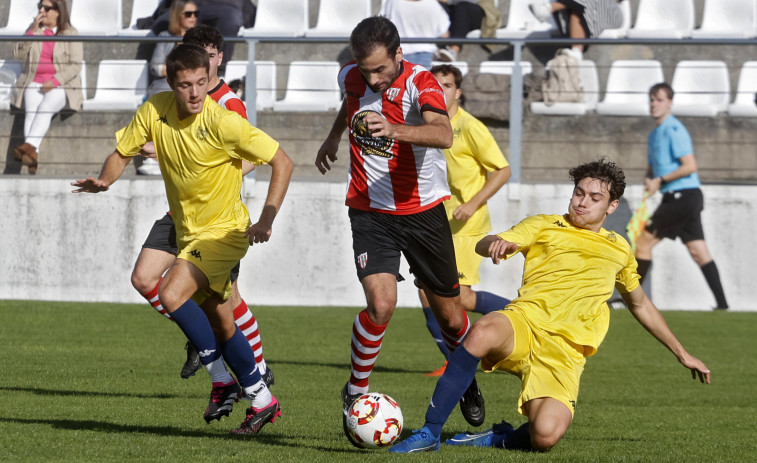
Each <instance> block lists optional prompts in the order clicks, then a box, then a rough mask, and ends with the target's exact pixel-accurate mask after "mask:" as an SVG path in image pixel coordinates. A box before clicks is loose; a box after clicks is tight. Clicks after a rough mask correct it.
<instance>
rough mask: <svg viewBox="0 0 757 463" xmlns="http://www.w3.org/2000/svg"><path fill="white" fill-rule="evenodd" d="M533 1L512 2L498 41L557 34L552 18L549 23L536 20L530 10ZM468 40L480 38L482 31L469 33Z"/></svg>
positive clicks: (498, 34)
mask: <svg viewBox="0 0 757 463" xmlns="http://www.w3.org/2000/svg"><path fill="white" fill-rule="evenodd" d="M529 3H531V0H510V6H509V8H508V13H507V25H506V26H505V27H501V28H499V29H497V32H496V37H497V38H498V39H522V38H525V37H529V38H548V37H550V36H551V34H552V32H557V24H556V23H555V20H554V18H552V17H551V16H550V17H549V19H548V20H547V21H544V22H541V21H539V20H538V19H536V16H534V15H533V14H532V13H531V10H530V9H528V4H529ZM467 37H468V38H480V37H481V30H480V29H476V30H474V31H471V32H468V35H467Z"/></svg>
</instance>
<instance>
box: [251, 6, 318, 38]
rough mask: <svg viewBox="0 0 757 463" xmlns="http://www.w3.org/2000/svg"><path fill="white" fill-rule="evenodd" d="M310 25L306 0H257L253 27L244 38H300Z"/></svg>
mask: <svg viewBox="0 0 757 463" xmlns="http://www.w3.org/2000/svg"><path fill="white" fill-rule="evenodd" d="M309 24H310V7H309V6H308V0H258V12H257V14H256V16H255V26H253V27H250V28H247V29H242V35H244V36H246V37H251V36H252V37H254V36H261V37H302V36H303V35H305V31H306V30H307V29H308V27H309Z"/></svg>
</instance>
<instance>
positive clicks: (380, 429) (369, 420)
mask: <svg viewBox="0 0 757 463" xmlns="http://www.w3.org/2000/svg"><path fill="white" fill-rule="evenodd" d="M402 424H403V421H402V410H400V406H399V405H397V402H396V401H395V400H394V399H392V398H391V397H389V396H388V395H386V394H381V393H380V392H369V393H368V394H363V395H361V396H360V397H358V398H357V400H355V402H353V403H352V407H350V410H349V413H348V415H347V430H348V432H349V433H350V434H351V435H352V437H353V439H354V440H355V442H357V444H358V445H360V446H361V447H365V448H379V447H388V446H390V445H392V444H393V443H394V441H395V440H397V438H398V437H399V435H400V433H402Z"/></svg>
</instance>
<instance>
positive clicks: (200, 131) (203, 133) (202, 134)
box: [197, 127, 208, 140]
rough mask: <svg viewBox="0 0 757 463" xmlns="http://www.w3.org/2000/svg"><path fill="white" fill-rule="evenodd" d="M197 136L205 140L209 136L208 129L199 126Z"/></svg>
mask: <svg viewBox="0 0 757 463" xmlns="http://www.w3.org/2000/svg"><path fill="white" fill-rule="evenodd" d="M197 138H199V139H200V140H205V139H206V138H208V131H207V130H206V129H204V128H202V127H197Z"/></svg>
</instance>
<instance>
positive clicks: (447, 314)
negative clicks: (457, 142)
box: [315, 16, 484, 444]
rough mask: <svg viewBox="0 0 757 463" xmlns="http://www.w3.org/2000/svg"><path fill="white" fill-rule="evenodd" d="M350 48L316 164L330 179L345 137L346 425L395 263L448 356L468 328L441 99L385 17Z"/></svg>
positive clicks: (473, 410)
mask: <svg viewBox="0 0 757 463" xmlns="http://www.w3.org/2000/svg"><path fill="white" fill-rule="evenodd" d="M350 47H351V49H352V54H353V56H354V57H355V61H354V62H352V63H349V64H347V65H346V66H345V67H344V68H342V70H341V71H340V73H339V83H340V85H341V87H342V89H343V91H344V93H345V99H344V102H343V104H342V107H341V109H340V111H339V114H338V115H337V117H336V120H335V121H334V125H333V126H332V129H331V131H330V133H329V135H328V136H327V138H326V140H325V141H324V143H323V145H322V146H321V148H320V149H319V151H318V155H317V157H316V160H315V165H316V167H317V168H318V169H319V170H320V172H321V173H323V174H325V173H326V172H327V171H328V170H330V169H331V164H330V163H332V162H334V161H336V159H337V157H336V153H337V150H338V147H339V142H340V140H341V137H342V133H343V132H344V131H345V130H346V129H349V138H350V184H349V188H348V192H347V200H346V204H347V206H348V207H349V217H350V223H351V227H352V240H353V250H354V255H355V267H356V270H357V274H358V278H359V279H360V282H361V283H362V285H363V290H364V292H365V296H366V301H367V307H366V309H365V310H363V311H362V312H360V313H359V314H358V315H357V317H356V318H355V321H354V323H353V328H352V345H351V351H352V368H351V375H350V380H349V381H348V382H347V384H345V386H344V389H342V406H343V412H344V413H343V425H344V424H345V423H346V414H347V412H348V409H349V407H350V405H351V404H352V402H353V401H354V399H356V398H357V397H358V396H359V395H361V394H363V393H366V392H368V377H369V376H370V374H371V371H372V370H373V366H374V364H375V362H376V358H377V356H378V354H379V351H380V350H381V342H382V339H383V336H384V333H385V331H386V326H387V324H388V322H389V320H390V319H391V317H392V313H393V312H394V308H395V305H396V302H397V281H398V280H401V279H402V276H401V275H400V274H399V264H400V254H404V255H405V258H406V259H407V261H408V263H409V264H410V271H411V272H412V273H413V274H414V276H415V281H416V284H417V285H418V286H419V287H420V288H422V289H423V290H424V291H425V292H426V294H427V295H428V297H429V303H430V304H431V309H432V311H433V313H434V315H435V317H436V318H437V320H438V322H439V325H440V326H441V328H442V333H443V335H444V338H445V341H446V342H447V345H448V346H449V349H450V350H451V351H452V350H454V349H455V348H456V347H457V346H458V345H459V344H460V342H461V341H462V339H463V337H464V336H465V334H466V333H467V332H468V327H469V325H470V322H469V320H468V315H467V314H466V312H465V311H464V310H463V308H462V304H461V302H460V296H459V295H460V285H459V281H458V275H457V266H456V264H455V253H454V246H453V243H452V235H451V232H450V228H449V223H448V221H447V215H446V212H445V209H444V205H443V202H444V200H445V199H447V198H449V195H450V191H449V187H448V185H447V170H446V161H445V158H444V154H443V152H442V149H444V148H449V147H450V146H451V145H452V128H451V127H450V123H449V117H448V115H447V110H446V104H445V101H444V92H443V90H442V88H441V86H440V85H439V82H438V81H437V80H436V78H435V77H434V76H433V75H432V74H431V73H430V72H428V71H427V70H426V69H425V68H424V67H422V66H416V65H414V64H412V63H410V62H408V61H405V60H403V58H402V49H401V48H400V37H399V34H398V33H397V28H396V27H395V26H394V24H392V22H391V21H389V20H388V19H387V18H385V17H381V16H374V17H370V18H367V19H365V20H363V21H361V22H360V23H359V24H358V25H357V26H356V27H355V29H354V30H353V31H352V34H351V36H350ZM469 389H470V394H466V396H465V397H464V398H463V400H462V401H461V410H462V411H463V415H464V416H465V418H466V420H467V421H468V422H469V423H470V424H471V425H474V426H480V425H481V424H482V423H483V420H484V402H483V397H482V396H481V393H480V391H479V389H478V385H477V384H476V382H475V379H474V380H473V382H472V383H471V386H470V388H469ZM345 434H347V433H346V430H345ZM347 436H348V438H349V434H347ZM350 440H352V439H351V438H350ZM354 443H355V442H353V444H354Z"/></svg>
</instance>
